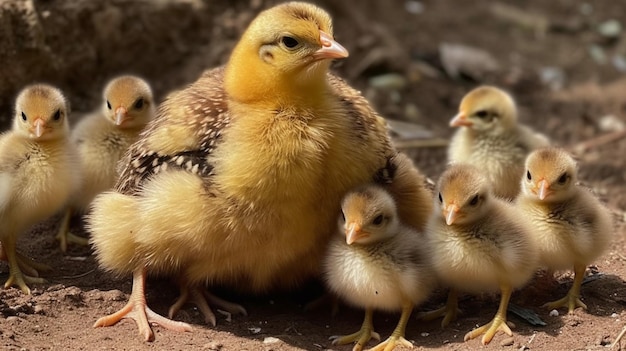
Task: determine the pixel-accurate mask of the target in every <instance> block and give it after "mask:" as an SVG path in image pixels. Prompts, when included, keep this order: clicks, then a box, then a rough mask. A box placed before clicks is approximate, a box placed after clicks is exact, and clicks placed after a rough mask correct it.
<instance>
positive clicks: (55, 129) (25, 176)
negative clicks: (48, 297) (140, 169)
mask: <svg viewBox="0 0 626 351" xmlns="http://www.w3.org/2000/svg"><path fill="white" fill-rule="evenodd" d="M67 116H68V105H67V102H66V100H65V97H64V96H63V94H62V93H61V91H59V90H58V89H56V88H54V87H52V86H49V85H44V84H36V85H31V86H28V87H26V88H24V89H23V90H22V91H21V92H20V93H19V95H18V96H17V99H16V102H15V116H14V117H13V128H12V130H10V131H8V132H5V133H4V134H3V135H2V136H1V137H0V241H1V242H2V249H3V251H4V253H3V256H4V257H5V258H6V260H7V261H8V263H9V279H8V280H7V281H6V283H5V284H4V286H5V288H6V287H9V286H13V285H15V286H17V287H19V288H20V289H21V290H22V291H23V292H24V293H26V294H30V288H29V287H28V285H27V284H28V283H43V282H44V280H43V279H42V278H39V276H38V270H41V269H43V268H45V266H43V265H40V264H35V263H33V262H31V261H30V260H28V259H27V258H26V257H23V256H21V255H20V254H18V253H17V251H16V241H17V239H18V237H19V235H20V234H22V233H24V232H25V231H26V230H28V229H29V228H30V227H31V226H32V225H34V224H36V223H37V222H40V221H42V220H45V219H46V218H48V217H50V216H52V215H54V214H55V213H56V212H58V211H59V210H60V209H61V208H62V207H63V206H65V205H66V203H67V201H68V199H69V196H70V195H71V193H72V192H73V191H74V190H75V189H76V188H77V186H78V182H79V176H78V173H77V172H76V168H77V163H78V161H77V157H76V155H75V153H74V150H73V148H72V146H71V143H70V141H69V125H68V121H67Z"/></svg>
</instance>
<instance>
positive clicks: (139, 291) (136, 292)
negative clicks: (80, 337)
mask: <svg viewBox="0 0 626 351" xmlns="http://www.w3.org/2000/svg"><path fill="white" fill-rule="evenodd" d="M145 286H146V272H145V269H144V268H141V269H138V270H136V271H135V272H134V273H133V290H132V292H131V294H130V298H129V299H128V303H127V304H126V306H124V307H122V309H121V310H119V311H117V312H115V313H113V314H110V315H108V316H105V317H102V318H100V319H98V320H97V321H96V323H95V324H94V325H93V326H94V328H95V327H108V326H111V325H113V324H115V323H117V322H119V321H120V320H121V319H122V318H125V317H128V318H132V319H134V320H135V323H137V327H138V328H139V334H141V335H142V336H143V337H144V339H145V340H146V341H153V340H154V333H153V332H152V328H151V327H150V323H156V324H158V325H160V326H162V327H165V328H167V329H171V330H174V331H181V332H183V331H191V326H190V325H189V324H187V323H183V322H176V321H173V320H171V319H167V318H165V317H163V316H161V315H159V314H157V313H155V312H154V311H152V310H151V309H150V308H149V307H148V305H147V304H146V296H145Z"/></svg>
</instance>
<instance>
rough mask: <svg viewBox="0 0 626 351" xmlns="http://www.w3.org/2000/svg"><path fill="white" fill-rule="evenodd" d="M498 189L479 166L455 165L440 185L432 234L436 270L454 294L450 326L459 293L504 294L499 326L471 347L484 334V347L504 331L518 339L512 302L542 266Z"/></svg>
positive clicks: (526, 232) (490, 325)
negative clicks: (511, 320) (510, 316)
mask: <svg viewBox="0 0 626 351" xmlns="http://www.w3.org/2000/svg"><path fill="white" fill-rule="evenodd" d="M492 188H493V186H492V184H491V183H490V182H489V180H488V179H487V178H486V177H485V176H484V175H483V173H481V171H480V170H479V169H478V168H476V167H475V166H473V165H470V164H462V163H459V164H454V165H451V166H450V167H449V168H448V169H447V170H446V171H445V172H444V173H443V175H442V176H441V178H440V179H439V183H438V185H437V192H438V193H437V195H436V196H435V206H436V209H435V211H434V213H433V215H432V216H431V219H430V221H429V223H428V229H427V236H428V246H429V253H430V257H431V258H432V259H433V265H434V270H435V272H436V273H437V276H438V277H439V279H440V281H441V282H442V283H443V284H444V285H446V286H449V287H450V288H451V295H450V297H449V299H448V304H447V306H446V307H445V308H444V310H443V312H444V314H445V315H446V318H447V320H448V321H449V320H451V319H452V318H454V315H455V314H456V311H457V299H456V294H457V292H458V291H466V292H470V293H483V292H490V291H497V290H498V289H499V290H500V292H501V298H500V307H499V308H498V312H497V313H496V315H495V317H494V318H493V320H492V321H491V322H489V323H487V324H485V325H483V326H481V327H479V328H477V329H475V330H472V331H471V332H469V333H467V334H466V335H465V338H464V339H465V341H467V340H470V339H473V338H476V337H477V336H479V335H481V334H484V335H483V337H482V343H483V344H487V343H489V342H490V341H491V339H492V338H493V336H494V335H495V334H496V333H497V332H498V331H503V332H505V333H507V334H509V335H512V332H511V330H510V329H509V327H508V326H507V324H506V311H507V307H508V303H509V298H510V297H511V293H512V291H513V289H516V288H520V287H521V286H523V285H524V284H525V283H526V282H527V281H528V280H529V279H530V278H531V277H532V275H533V273H534V270H535V267H536V262H537V254H536V249H535V248H534V246H533V241H532V238H531V237H530V229H529V228H528V227H527V226H526V224H525V222H524V221H523V220H522V219H521V218H520V214H519V213H518V212H517V211H516V209H515V208H514V207H513V206H512V205H511V204H509V203H508V202H506V201H504V200H500V199H498V198H497V197H495V196H494V195H493V194H492V192H491V189H492Z"/></svg>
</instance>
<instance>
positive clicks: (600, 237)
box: [517, 148, 613, 313]
mask: <svg viewBox="0 0 626 351" xmlns="http://www.w3.org/2000/svg"><path fill="white" fill-rule="evenodd" d="M576 173H577V172H576V163H575V161H574V159H573V158H572V157H571V156H570V155H569V154H568V153H567V152H566V151H565V150H563V149H559V148H543V149H539V150H536V151H534V152H533V153H531V154H530V155H528V158H527V159H526V174H525V176H524V177H523V179H522V182H521V183H522V193H521V195H520V196H519V198H518V199H517V205H518V207H519V208H520V209H521V210H522V212H523V213H524V214H525V216H526V217H527V219H528V220H529V221H530V222H531V223H532V224H533V226H534V228H535V229H534V231H533V234H534V235H533V239H534V240H535V241H536V243H537V244H536V246H537V248H538V250H539V264H540V265H543V266H545V267H547V268H549V269H552V270H558V269H566V268H570V267H573V268H574V274H575V275H574V283H573V285H572V287H571V289H570V290H569V292H568V293H567V295H566V296H565V297H563V298H562V299H559V300H557V301H554V302H550V303H547V304H546V305H545V306H546V307H548V308H549V309H551V310H552V309H556V308H559V307H567V309H568V311H569V313H572V312H573V311H574V309H576V307H582V308H584V309H586V308H587V306H586V305H585V304H584V303H583V302H582V301H580V286H581V283H582V280H583V277H584V275H585V268H586V267H587V265H588V264H590V263H591V262H593V260H595V259H596V258H597V257H598V256H600V254H602V252H604V250H606V249H607V248H608V246H609V243H610V240H611V236H612V233H613V223H612V220H611V216H610V214H609V211H607V210H606V209H605V208H604V207H603V206H602V205H601V204H600V202H599V201H598V199H596V198H595V197H594V196H593V195H592V194H591V193H590V192H589V191H587V190H585V189H583V188H581V187H579V186H577V185H576V178H577V174H576Z"/></svg>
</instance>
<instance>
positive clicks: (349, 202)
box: [339, 186, 399, 245]
mask: <svg viewBox="0 0 626 351" xmlns="http://www.w3.org/2000/svg"><path fill="white" fill-rule="evenodd" d="M341 213H342V216H341V219H340V221H339V230H340V232H341V233H345V236H346V242H347V243H348V244H349V245H351V244H353V243H357V244H369V243H373V242H377V241H379V240H383V239H385V238H389V237H391V236H392V235H393V234H394V233H396V232H397V228H398V225H399V224H398V221H399V219H398V214H397V210H396V203H395V201H394V200H393V198H392V197H391V195H390V194H389V193H388V192H387V191H385V190H383V189H382V188H380V187H377V186H367V187H362V188H359V189H356V190H354V191H351V192H350V193H348V194H347V195H346V196H345V197H344V199H343V201H342V203H341Z"/></svg>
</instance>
